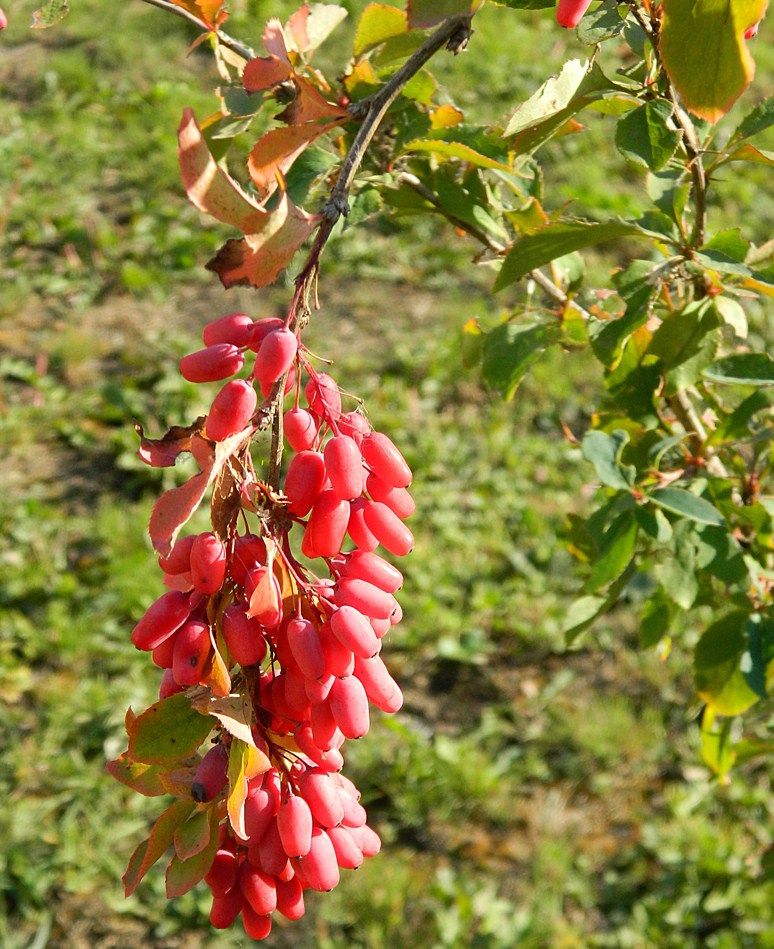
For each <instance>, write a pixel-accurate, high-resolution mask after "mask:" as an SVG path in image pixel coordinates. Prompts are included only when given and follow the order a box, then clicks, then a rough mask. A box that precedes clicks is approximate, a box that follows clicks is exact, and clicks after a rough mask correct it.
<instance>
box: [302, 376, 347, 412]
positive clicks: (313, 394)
mask: <svg viewBox="0 0 774 949" xmlns="http://www.w3.org/2000/svg"><path fill="white" fill-rule="evenodd" d="M304 395H305V396H306V401H307V403H308V404H309V408H310V409H311V410H312V411H313V412H314V413H315V415H319V416H320V418H324V419H325V420H326V421H334V422H335V421H336V419H338V417H339V416H340V415H341V393H340V392H339V387H338V386H337V385H336V380H335V379H333V378H332V377H331V376H329V375H328V373H327V372H320V373H318V374H317V375H316V376H315V377H314V378H312V379H310V380H309V382H307V384H306V386H305V387H304Z"/></svg>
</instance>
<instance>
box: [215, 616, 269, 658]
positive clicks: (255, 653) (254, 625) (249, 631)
mask: <svg viewBox="0 0 774 949" xmlns="http://www.w3.org/2000/svg"><path fill="white" fill-rule="evenodd" d="M246 611H247V604H246V603H231V604H230V605H229V606H227V607H226V609H225V610H224V611H223V617H222V620H221V623H222V629H223V638H224V639H225V640H226V647H227V648H228V651H229V652H230V653H231V657H232V659H233V660H234V661H235V662H238V663H239V665H240V666H253V665H256V664H257V663H259V662H263V660H264V658H265V657H266V639H265V637H264V635H263V631H262V629H261V624H260V623H259V622H258V620H255V619H250V617H249V616H248V615H247V612H246Z"/></svg>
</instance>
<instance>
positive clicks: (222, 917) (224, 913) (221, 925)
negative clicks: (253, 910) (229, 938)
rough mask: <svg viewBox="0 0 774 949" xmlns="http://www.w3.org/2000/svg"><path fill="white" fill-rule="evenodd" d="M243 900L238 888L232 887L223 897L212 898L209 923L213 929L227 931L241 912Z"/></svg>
mask: <svg viewBox="0 0 774 949" xmlns="http://www.w3.org/2000/svg"><path fill="white" fill-rule="evenodd" d="M244 901H245V898H244V896H243V895H242V891H241V890H240V889H239V887H238V886H235V887H233V888H232V889H230V890H229V891H228V892H227V893H225V894H224V895H223V896H213V898H212V909H211V910H210V923H211V925H213V926H214V927H215V929H228V927H229V926H230V925H231V924H232V923H233V922H234V920H235V919H236V918H237V916H239V914H240V913H241V912H242V906H243V904H244Z"/></svg>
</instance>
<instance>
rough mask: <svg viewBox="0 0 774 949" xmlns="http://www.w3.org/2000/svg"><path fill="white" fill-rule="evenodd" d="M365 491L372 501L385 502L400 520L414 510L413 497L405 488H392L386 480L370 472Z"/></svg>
mask: <svg viewBox="0 0 774 949" xmlns="http://www.w3.org/2000/svg"><path fill="white" fill-rule="evenodd" d="M366 491H368V493H369V494H370V495H371V497H372V498H373V499H374V501H381V502H382V503H383V504H386V505H387V507H388V508H390V510H392V511H393V512H394V513H395V514H397V515H398V517H399V518H400V519H401V520H405V518H407V517H411V515H412V514H413V513H414V511H415V510H416V504H414V499H413V498H412V497H411V495H410V494H409V493H408V491H407V490H406V489H405V488H393V487H391V486H390V485H389V484H387V482H386V481H382V479H381V478H377V477H376V475H375V474H370V475H369V476H368V478H367V480H366Z"/></svg>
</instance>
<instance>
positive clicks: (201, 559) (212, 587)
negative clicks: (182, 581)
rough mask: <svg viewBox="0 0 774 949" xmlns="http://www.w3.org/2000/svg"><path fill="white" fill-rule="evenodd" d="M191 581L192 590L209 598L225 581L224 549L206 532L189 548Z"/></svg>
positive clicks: (210, 532)
mask: <svg viewBox="0 0 774 949" xmlns="http://www.w3.org/2000/svg"><path fill="white" fill-rule="evenodd" d="M191 579H192V580H193V586H194V590H197V591H198V592H199V593H205V594H207V595H208V596H211V595H212V594H213V593H217V592H218V590H219V589H220V588H221V587H222V586H223V581H224V580H225V579H226V548H225V547H224V546H223V543H222V542H221V541H220V540H219V539H218V537H217V536H216V535H215V534H213V533H212V531H207V532H206V533H204V534H199V535H198V537H196V538H195V540H194V542H193V545H192V547H191Z"/></svg>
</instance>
